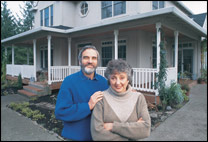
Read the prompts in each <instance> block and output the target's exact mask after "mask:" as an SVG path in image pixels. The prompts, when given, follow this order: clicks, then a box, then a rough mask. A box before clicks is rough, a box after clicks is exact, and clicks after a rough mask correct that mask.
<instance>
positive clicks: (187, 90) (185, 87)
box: [181, 84, 190, 92]
mask: <svg viewBox="0 0 208 142" xmlns="http://www.w3.org/2000/svg"><path fill="white" fill-rule="evenodd" d="M181 89H182V90H186V92H189V91H190V87H189V86H188V85H187V84H182V85H181Z"/></svg>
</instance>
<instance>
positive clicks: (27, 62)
mask: <svg viewBox="0 0 208 142" xmlns="http://www.w3.org/2000/svg"><path fill="white" fill-rule="evenodd" d="M29 63H30V61H29V48H27V64H28V65H29Z"/></svg>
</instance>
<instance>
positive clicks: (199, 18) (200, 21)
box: [190, 13, 207, 27]
mask: <svg viewBox="0 0 208 142" xmlns="http://www.w3.org/2000/svg"><path fill="white" fill-rule="evenodd" d="M206 16H207V13H201V14H196V15H191V16H190V18H192V19H193V20H194V21H195V22H196V23H197V24H199V25H200V26H201V27H203V25H204V21H205V19H206Z"/></svg>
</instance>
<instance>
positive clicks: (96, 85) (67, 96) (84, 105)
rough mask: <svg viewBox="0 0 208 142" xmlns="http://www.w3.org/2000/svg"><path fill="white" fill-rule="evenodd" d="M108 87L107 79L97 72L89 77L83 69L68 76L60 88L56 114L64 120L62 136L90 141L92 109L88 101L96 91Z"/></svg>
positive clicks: (57, 117)
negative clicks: (91, 78)
mask: <svg viewBox="0 0 208 142" xmlns="http://www.w3.org/2000/svg"><path fill="white" fill-rule="evenodd" d="M107 88H108V83H107V80H106V79H105V78H104V77H102V76H101V75H98V74H96V73H95V76H94V79H93V80H90V79H89V78H87V77H86V76H85V75H84V74H83V73H82V71H80V72H77V73H74V74H72V75H69V76H67V77H66V78H65V79H64V81H63V83H62V85H61V88H60V90H59V93H58V97H57V101H56V108H55V116H56V119H59V120H62V121H63V122H64V127H63V130H62V136H63V137H64V138H68V139H71V140H79V141H90V140H92V137H91V133H90V119H91V110H90V108H89V105H88V102H89V100H90V97H91V95H93V94H94V93H95V92H96V91H104V90H106V89H107Z"/></svg>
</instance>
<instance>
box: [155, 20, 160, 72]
mask: <svg viewBox="0 0 208 142" xmlns="http://www.w3.org/2000/svg"><path fill="white" fill-rule="evenodd" d="M160 28H161V23H156V29H157V71H158V72H159V69H160V41H161V32H160Z"/></svg>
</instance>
